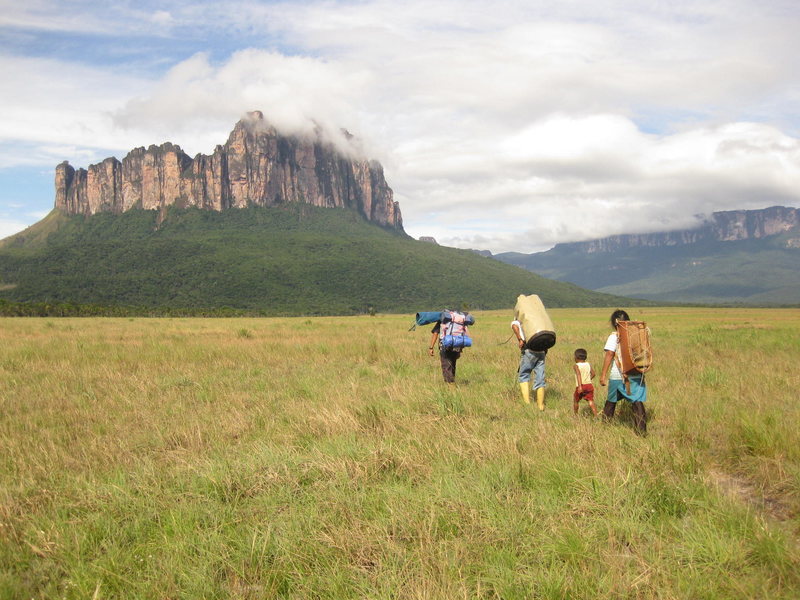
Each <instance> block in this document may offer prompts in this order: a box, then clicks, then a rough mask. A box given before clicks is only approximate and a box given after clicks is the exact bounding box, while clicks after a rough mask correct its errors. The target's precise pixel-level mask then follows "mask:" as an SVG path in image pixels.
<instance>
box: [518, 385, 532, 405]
mask: <svg viewBox="0 0 800 600" xmlns="http://www.w3.org/2000/svg"><path fill="white" fill-rule="evenodd" d="M519 389H520V390H521V391H522V401H523V402H524V403H525V404H530V403H531V382H530V381H521V382H520V384H519Z"/></svg>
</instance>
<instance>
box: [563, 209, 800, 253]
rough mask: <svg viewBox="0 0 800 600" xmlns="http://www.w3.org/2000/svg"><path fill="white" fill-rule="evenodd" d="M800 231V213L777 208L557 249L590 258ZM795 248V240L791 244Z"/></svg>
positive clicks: (716, 215) (718, 215)
mask: <svg viewBox="0 0 800 600" xmlns="http://www.w3.org/2000/svg"><path fill="white" fill-rule="evenodd" d="M798 227H800V210H799V209H796V208H787V207H784V206H773V207H770V208H765V209H761V210H732V211H724V212H715V213H712V215H711V217H710V218H708V219H706V220H705V221H704V222H703V224H702V225H701V226H700V227H697V228H695V229H686V230H683V231H667V232H661V233H642V234H629V235H615V236H611V237H607V238H602V239H599V240H590V241H588V242H573V243H568V244H557V245H556V247H555V248H556V249H562V250H567V249H569V250H574V251H577V252H581V253H587V254H599V253H609V252H614V251H616V250H624V249H627V248H637V247H653V248H658V247H663V246H681V245H685V244H694V243H697V242H703V241H723V242H728V241H735V240H747V239H758V238H763V237H767V236H770V235H775V234H778V233H783V232H786V231H789V230H791V229H795V228H798ZM787 243H788V244H790V245H792V240H789V241H788V242H787Z"/></svg>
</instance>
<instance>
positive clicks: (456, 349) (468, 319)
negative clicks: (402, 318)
mask: <svg viewBox="0 0 800 600" xmlns="http://www.w3.org/2000/svg"><path fill="white" fill-rule="evenodd" d="M419 314H420V313H417V322H420V319H419ZM473 323H475V318H474V317H473V316H472V315H470V314H469V313H462V312H459V311H455V310H444V311H442V313H441V317H440V318H439V320H438V321H436V324H435V325H434V326H433V329H431V343H430V344H428V354H430V355H431V356H433V348H434V346H435V345H437V344H438V346H439V360H440V361H441V363H442V377H444V380H445V382H447V383H455V380H456V361H457V360H458V359H459V358H460V357H461V352H462V350H463V349H464V348H468V347H470V346H472V338H470V337H469V331H468V329H467V325H472V324H473Z"/></svg>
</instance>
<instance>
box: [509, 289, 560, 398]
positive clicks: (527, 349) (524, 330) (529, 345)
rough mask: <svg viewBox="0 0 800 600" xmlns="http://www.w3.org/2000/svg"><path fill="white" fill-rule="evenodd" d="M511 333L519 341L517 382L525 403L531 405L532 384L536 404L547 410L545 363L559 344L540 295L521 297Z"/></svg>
mask: <svg viewBox="0 0 800 600" xmlns="http://www.w3.org/2000/svg"><path fill="white" fill-rule="evenodd" d="M511 331H512V332H513V333H514V336H515V337H516V338H517V344H518V345H519V350H520V357H519V368H518V369H517V381H518V382H519V387H520V391H521V392H522V401H523V402H524V403H525V404H530V403H531V385H533V394H534V396H535V397H536V405H537V406H538V407H539V410H544V389H545V385H546V382H545V376H544V364H545V360H546V359H547V351H548V350H549V349H550V348H552V347H553V346H554V345H555V343H556V332H555V327H553V321H552V320H551V319H550V316H549V315H548V314H547V310H545V307H544V304H543V303H542V300H541V298H539V296H537V295H536V294H531V295H530V296H526V295H524V294H520V295H519V296H517V303H516V304H515V305H514V320H513V321H511ZM531 375H533V377H531ZM531 379H533V381H531Z"/></svg>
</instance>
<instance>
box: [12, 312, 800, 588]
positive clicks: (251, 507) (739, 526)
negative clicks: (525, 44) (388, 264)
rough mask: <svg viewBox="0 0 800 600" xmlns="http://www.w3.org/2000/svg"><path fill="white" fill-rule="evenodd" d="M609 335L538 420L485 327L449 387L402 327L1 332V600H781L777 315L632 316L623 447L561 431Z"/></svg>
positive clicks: (784, 463)
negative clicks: (649, 355) (635, 388)
mask: <svg viewBox="0 0 800 600" xmlns="http://www.w3.org/2000/svg"><path fill="white" fill-rule="evenodd" d="M610 312H611V309H581V310H567V309H563V310H554V311H552V312H551V315H552V317H553V319H554V321H555V323H556V326H557V328H558V334H559V343H558V345H557V346H556V347H555V348H554V349H553V350H552V351H551V353H550V355H549V357H548V383H549V387H548V392H547V409H546V411H545V412H544V413H543V414H540V413H539V412H538V411H537V410H536V409H535V407H532V406H523V405H522V404H521V402H520V401H519V398H518V386H517V384H516V381H515V377H514V375H515V370H516V366H517V359H518V354H517V351H516V349H515V348H514V346H513V345H512V344H511V343H510V342H509V343H507V344H502V342H504V341H505V340H506V339H507V338H508V337H509V335H510V330H509V320H510V311H509V313H508V314H507V313H503V312H491V313H477V314H476V317H477V321H478V322H477V324H476V326H475V327H474V328H473V334H474V338H475V347H474V348H472V349H470V350H468V351H467V353H466V355H465V356H464V357H463V358H462V359H461V361H460V362H459V366H458V384H457V385H455V386H449V387H448V386H446V385H445V384H443V383H442V381H441V375H440V373H439V369H438V360H437V359H432V358H430V357H428V356H427V354H426V349H427V341H428V338H429V328H427V327H426V328H421V330H417V331H415V332H407V331H406V330H407V329H408V326H409V325H410V324H411V321H412V319H411V317H410V316H383V315H379V316H377V317H368V316H365V317H352V318H311V319H305V318H296V319H288V318H287V319H214V320H201V319H60V320H59V319H49V320H48V319H3V320H2V327H0V343H2V351H0V375H1V376H2V391H0V598H20V599H22V598H26V599H27V598H75V599H77V598H126V599H127V598H143V599H144V598H148V599H149V598H153V599H166V598H176V599H177V598H337V599H338V598H387V599H388V598H397V599H404V598H505V599H511V598H787V599H789V598H797V597H800V575H799V574H800V550H798V534H800V526H799V525H800V522H799V521H798V508H799V507H800V494H798V485H800V433H798V427H797V423H798V422H800V419H798V416H800V415H799V414H798V413H799V412H800V409H798V403H797V401H796V398H795V396H796V390H797V389H800V374H799V371H798V365H797V363H798V360H797V359H798V357H800V335H799V334H800V313H798V311H796V310H795V311H790V310H735V309H725V310H717V309H652V308H648V309H639V310H636V311H633V314H632V316H634V317H635V318H644V319H646V320H647V321H648V322H649V323H650V324H651V327H652V329H653V336H654V342H655V352H656V359H657V367H656V369H655V370H654V371H653V372H652V373H651V375H650V376H649V389H650V396H649V402H648V411H649V414H650V422H649V432H650V435H649V436H648V437H647V438H640V437H637V436H636V435H635V434H634V432H633V430H632V429H631V424H630V414H629V411H627V410H622V411H621V414H620V415H619V418H618V419H617V421H616V422H615V423H614V424H610V425H607V424H603V423H601V422H599V421H596V420H594V419H592V418H591V415H590V413H589V412H588V408H587V407H583V408H582V412H581V415H580V416H579V417H578V418H574V417H573V416H572V400H571V394H572V385H573V384H572V380H571V356H572V351H573V350H574V349H575V348H577V347H579V346H582V347H585V348H587V349H588V351H589V360H590V361H591V362H592V363H593V364H594V365H595V369H596V370H597V371H599V367H600V364H601V360H602V345H603V343H604V341H605V338H606V336H607V334H608V331H609V330H608V326H607V319H608V316H609V314H610ZM598 395H599V396H600V398H601V401H600V402H599V403H598V404H599V406H602V398H603V396H604V394H603V391H599V392H598ZM619 412H620V411H618V413H619Z"/></svg>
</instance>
